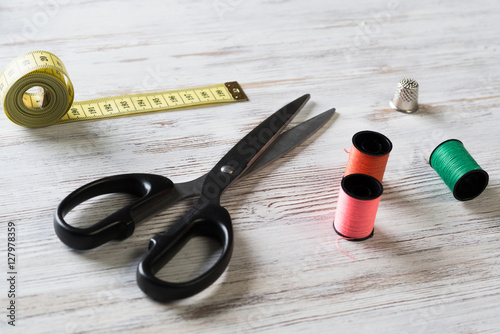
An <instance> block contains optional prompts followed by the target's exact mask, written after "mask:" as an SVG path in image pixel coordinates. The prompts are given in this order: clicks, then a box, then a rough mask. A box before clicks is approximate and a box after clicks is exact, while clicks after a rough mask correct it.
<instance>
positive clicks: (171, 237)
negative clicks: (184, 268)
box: [137, 202, 233, 302]
mask: <svg viewBox="0 0 500 334" xmlns="http://www.w3.org/2000/svg"><path fill="white" fill-rule="evenodd" d="M199 203H200V202H198V204H197V205H195V206H194V207H193V208H192V209H191V210H190V211H188V212H187V213H186V214H185V215H184V216H182V217H181V218H180V219H179V220H178V221H177V222H176V223H175V224H174V225H172V227H171V228H170V229H168V230H167V231H166V232H164V233H162V234H158V235H156V236H155V237H153V238H152V239H151V242H150V244H149V252H148V253H147V254H146V255H145V256H144V258H143V259H142V260H141V262H140V263H139V265H138V267H137V284H138V285H139V287H140V288H141V289H142V291H144V293H146V294H147V295H148V296H149V297H151V298H153V299H155V300H157V301H160V302H167V301H173V300H177V299H182V298H186V297H190V296H193V295H195V294H197V293H199V292H201V291H202V290H204V289H206V288H207V287H208V286H209V285H211V284H212V283H213V282H215V281H216V280H217V278H219V277H220V275H222V273H223V272H224V270H225V269H226V268H227V266H228V264H229V260H230V259H231V255H232V253H233V229H232V225H231V217H230V216H229V213H228V212H227V210H226V209H224V208H223V207H221V206H220V205H216V204H208V205H204V206H202V207H201V208H198V207H199V206H201V205H200V204H199ZM196 236H204V237H209V238H212V239H214V240H217V241H218V242H219V243H220V245H221V247H222V253H221V255H220V256H219V258H218V259H217V261H216V262H215V263H214V264H213V265H212V266H211V267H210V269H208V270H207V271H205V272H204V273H203V274H201V275H200V276H198V277H196V278H194V279H191V280H189V281H186V282H180V283H178V282H175V283H173V282H167V281H164V280H161V279H160V278H158V277H156V274H157V273H158V272H159V271H160V269H161V268H163V267H164V266H165V265H166V264H167V263H168V262H169V261H170V260H171V259H172V258H173V257H174V256H175V254H177V252H178V251H179V250H180V249H182V247H184V246H185V245H186V243H187V242H188V241H189V240H190V239H191V238H192V237H196Z"/></svg>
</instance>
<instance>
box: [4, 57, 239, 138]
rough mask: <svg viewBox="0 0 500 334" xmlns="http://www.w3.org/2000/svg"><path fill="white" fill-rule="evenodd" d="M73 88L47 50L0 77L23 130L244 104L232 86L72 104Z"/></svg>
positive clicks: (7, 106) (9, 110)
mask: <svg viewBox="0 0 500 334" xmlns="http://www.w3.org/2000/svg"><path fill="white" fill-rule="evenodd" d="M74 94H75V92H74V90H73V84H72V83H71V80H70V79H69V76H68V72H67V71H66V68H65V67H64V64H63V63H62V61H61V60H60V59H59V58H58V57H56V56H55V55H53V54H52V53H50V52H47V51H32V52H28V53H26V54H23V55H21V56H19V57H17V58H16V59H14V60H13V61H11V62H10V63H9V65H7V67H6V68H5V69H4V70H3V71H2V73H1V74H0V100H1V101H3V102H2V103H3V108H4V111H5V114H6V115H7V117H8V118H9V119H10V120H11V121H13V122H14V123H16V124H19V125H22V126H26V127H33V128H34V127H42V126H47V125H52V124H59V123H67V122H73V121H81V120H88V119H96V118H105V117H113V116H119V115H130V114H137V113H144V112H149V111H157V110H169V109H176V108H182V107H188V106H198V105H203V104H210V103H223V102H235V101H246V100H248V99H247V97H246V95H245V93H244V92H243V90H242V89H241V87H240V85H238V83H237V82H227V83H224V84H219V85H213V86H205V87H200V88H192V89H183V90H174V91H166V92H158V93H145V94H133V95H121V96H114V97H108V98H100V99H96V100H89V101H81V102H73V99H74Z"/></svg>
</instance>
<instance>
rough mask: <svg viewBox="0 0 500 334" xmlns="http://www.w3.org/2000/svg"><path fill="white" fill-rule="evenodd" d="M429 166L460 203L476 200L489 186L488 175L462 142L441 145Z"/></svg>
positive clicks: (445, 142) (454, 140)
mask: <svg viewBox="0 0 500 334" xmlns="http://www.w3.org/2000/svg"><path fill="white" fill-rule="evenodd" d="M429 164H430V165H431V167H432V168H434V170H435V171H436V172H437V173H438V174H439V176H440V177H441V179H442V180H443V181H444V183H445V184H446V185H447V186H448V188H449V189H450V190H451V191H452V192H453V196H454V197H455V198H456V199H457V200H459V201H468V200H471V199H474V198H476V197H477V196H479V194H481V193H482V192H483V190H484V189H485V188H486V186H487V185H488V180H489V175H488V173H487V172H486V171H484V170H483V169H482V168H481V166H479V164H478V163H477V162H476V161H475V160H474V158H473V157H472V156H471V155H470V153H469V152H468V151H467V150H466V148H465V147H464V145H463V143H462V142H461V141H460V140H457V139H449V140H446V141H444V142H442V143H441V144H439V145H438V146H437V147H436V148H435V149H434V151H432V153H431V155H430V157H429Z"/></svg>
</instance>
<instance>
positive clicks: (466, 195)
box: [0, 51, 489, 301]
mask: <svg viewBox="0 0 500 334" xmlns="http://www.w3.org/2000/svg"><path fill="white" fill-rule="evenodd" d="M418 89H419V85H418V83H417V82H416V81H415V80H413V79H408V78H405V79H402V80H401V81H400V82H399V83H398V85H397V87H396V91H395V93H394V97H393V98H392V100H391V101H390V102H389V105H390V107H391V108H392V109H394V110H397V111H400V112H403V113H407V114H412V113H415V112H416V111H417V110H418V101H417V100H418ZM74 94H75V93H74V90H73V85H72V83H71V81H70V79H69V75H68V72H67V70H66V68H65V66H64V64H63V63H62V61H61V60H60V59H59V58H58V57H57V56H55V55H54V54H52V53H50V52H47V51H32V52H28V53H26V54H23V55H21V56H19V57H17V58H16V59H14V60H13V61H12V62H10V63H9V64H8V65H7V67H6V68H5V69H4V70H3V71H2V72H1V74H0V98H1V101H2V104H3V108H4V111H5V114H6V115H7V117H8V118H9V119H10V120H11V121H12V122H14V123H16V124H18V125H21V126H25V127H33V128H36V127H44V126H48V125H54V124H61V123H69V122H75V121H82V120H90V119H99V118H105V117H114V116H120V115H131V114H138V113H146V112H151V111H157V110H171V109H177V108H183V107H189V106H199V105H205V104H211V103H228V102H237V101H247V100H248V98H247V96H246V94H245V93H244V92H243V90H242V88H241V87H240V86H239V84H238V83H237V82H227V83H224V84H218V85H212V86H205V87H199V88H190V89H182V90H172V91H165V92H157V93H143V94H132V95H121V96H114V97H109V98H99V99H95V100H89V101H81V102H74V101H73V100H74ZM309 98H310V96H309V94H306V95H303V96H302V97H300V98H298V99H296V100H294V101H292V102H290V103H289V104H287V105H285V106H284V107H283V108H281V109H279V110H278V111H277V112H275V113H274V114H272V115H271V116H269V118H267V119H266V120H264V121H263V122H262V123H261V124H260V125H258V126H257V127H255V128H254V129H253V130H252V131H250V133H249V134H247V135H246V136H245V137H244V138H243V139H242V140H241V141H239V142H238V143H237V144H236V145H235V146H234V147H233V148H232V149H231V150H229V152H228V153H227V154H226V155H225V156H224V157H223V158H222V159H221V160H220V161H219V162H218V163H217V164H216V165H215V166H214V167H213V168H212V169H211V170H210V171H209V172H208V173H206V174H204V175H203V176H201V177H199V178H197V179H194V180H192V181H189V182H184V183H179V184H176V183H173V182H172V181H171V180H170V179H168V178H166V177H164V176H161V175H154V174H122V175H115V176H109V177H105V178H102V179H100V180H96V181H94V182H91V183H89V184H87V185H83V186H81V187H80V188H78V189H76V190H75V191H73V192H72V193H70V194H69V195H67V196H66V197H65V198H64V199H63V200H62V202H61V203H60V204H59V205H58V207H57V209H56V213H55V216H54V229H55V232H56V234H57V236H58V238H59V239H60V240H61V241H62V242H63V243H64V244H66V245H67V246H69V247H71V248H74V249H78V250H86V249H92V248H96V247H98V246H100V245H102V244H104V243H107V242H109V241H111V240H124V239H126V238H128V237H129V236H131V235H132V233H133V232H134V229H135V225H136V224H137V223H139V222H141V221H143V220H145V219H146V218H148V217H150V216H152V215H154V214H157V213H158V212H160V211H162V210H164V209H166V208H168V207H170V206H171V205H173V204H174V203H176V202H178V201H180V200H182V199H184V198H187V197H191V196H197V197H198V201H197V202H195V204H194V205H193V206H192V208H190V209H188V210H187V211H186V213H185V214H184V215H183V216H181V217H180V218H179V219H178V220H177V221H176V222H175V223H174V224H173V225H172V226H171V227H170V228H169V229H167V230H166V231H165V232H163V233H159V234H157V235H156V236H154V237H153V238H152V239H151V242H150V244H149V248H148V251H147V253H146V255H145V256H144V257H143V258H142V260H141V261H140V263H139V264H138V267H137V273H136V277H137V283H138V285H139V287H140V288H141V289H142V290H143V291H144V293H145V294H147V295H148V296H150V297H151V298H154V299H156V300H159V301H171V300H176V299H181V298H186V297H189V296H192V295H194V294H196V293H199V292H200V291H202V290H204V289H205V288H207V287H208V286H209V285H211V284H212V283H213V282H214V281H215V280H217V278H218V277H220V275H221V274H222V273H223V272H224V271H225V269H226V267H227V265H228V264H229V260H230V259H231V254H232V251H233V230H232V223H231V218H230V216H229V213H228V212H227V210H226V209H224V208H223V207H222V206H221V205H220V198H221V196H222V194H223V192H224V191H225V189H226V188H227V187H229V186H230V185H231V184H233V183H234V182H235V181H236V180H238V179H239V178H242V177H244V176H246V175H249V174H250V173H252V172H254V171H256V170H258V169H260V168H262V167H263V166H266V165H267V164H269V163H270V162H272V161H274V160H276V159H277V158H278V157H280V156H282V155H283V154H284V153H285V152H288V151H289V150H290V149H292V148H294V147H296V146H297V145H299V144H300V143H302V142H303V141H304V140H305V139H306V138H308V137H309V136H310V135H311V134H313V133H315V132H316V131H317V130H318V129H320V128H321V127H323V126H324V125H325V124H326V123H327V122H328V121H329V120H330V119H331V117H332V115H333V114H334V113H335V109H330V110H328V111H325V112H323V113H322V114H320V115H318V116H316V117H314V118H312V119H310V120H308V121H306V122H303V123H301V124H299V125H297V126H295V127H294V128H292V129H290V130H288V131H284V132H283V130H284V129H285V127H287V125H288V124H289V123H290V121H291V120H292V119H293V118H294V117H295V116H296V115H297V114H298V113H299V112H300V110H301V109H302V107H303V106H304V105H305V104H306V102H307V101H308V100H309ZM392 148H393V144H392V142H391V141H390V140H389V138H387V137H386V136H385V135H383V134H381V133H378V132H375V131H369V130H365V131H360V132H357V133H355V134H354V135H353V137H352V142H351V148H350V151H348V152H347V151H346V152H347V153H349V157H348V161H347V164H346V167H345V172H344V174H343V177H342V179H341V182H340V187H339V194H338V200H337V207H336V211H335V216H334V219H333V230H334V231H335V232H336V233H337V234H338V235H339V236H340V237H341V238H345V239H347V240H353V241H362V240H366V239H368V238H370V237H372V236H373V235H374V230H375V228H374V224H375V218H376V214H377V210H378V207H379V204H380V201H381V197H382V194H383V191H384V188H383V185H382V182H383V178H384V173H385V170H386V166H387V162H388V159H389V155H390V153H391V151H392ZM429 164H430V166H431V167H432V168H433V169H434V170H435V171H436V172H437V174H438V175H439V176H440V177H441V179H442V180H443V181H444V183H445V184H446V186H448V188H449V189H450V190H451V191H452V193H453V196H454V197H455V198H456V199H457V200H460V201H468V200H472V199H474V198H476V197H477V196H479V195H480V194H481V193H482V192H483V190H484V189H485V188H486V186H487V184H488V178H489V176H488V173H487V172H486V171H484V170H483V169H482V168H481V167H480V166H479V164H478V163H477V162H476V161H475V160H474V158H473V157H472V156H471V154H470V153H469V152H468V151H467V150H466V149H465V147H464V145H463V143H462V142H461V141H459V140H456V139H450V140H447V141H445V142H443V143H441V144H440V145H438V146H437V147H436V148H435V149H434V151H433V152H432V154H431V156H430V158H429ZM112 193H127V194H131V195H135V196H137V197H138V199H137V200H135V201H134V202H132V203H131V204H129V205H127V206H125V207H123V208H121V209H119V210H118V211H116V212H115V213H113V214H111V215H110V216H108V217H105V218H104V219H102V220H101V221H99V222H96V223H95V224H94V225H92V226H90V227H86V228H78V227H75V226H72V225H70V224H69V223H68V222H66V220H65V216H66V215H67V214H68V213H69V212H70V211H71V210H73V209H74V208H75V207H77V206H78V205H80V204H81V203H83V202H85V201H87V200H89V199H91V198H94V197H97V196H100V195H105V194H112ZM193 236H205V237H208V238H212V239H215V240H216V241H218V242H219V243H220V244H221V246H222V252H221V255H220V256H219V258H218V259H217V260H216V261H215V263H213V264H212V266H211V267H210V268H209V269H208V270H206V271H205V272H204V273H202V274H200V275H199V276H198V277H196V278H193V279H191V280H189V281H187V282H182V283H173V282H168V281H165V280H163V279H160V278H158V277H157V273H158V272H159V271H160V269H161V268H162V267H164V266H165V265H166V264H167V263H168V262H169V261H170V260H171V259H172V258H173V257H174V256H175V254H176V253H177V252H178V251H179V250H180V249H181V248H183V247H184V246H185V245H186V243H187V242H188V241H189V239H190V238H191V237H193Z"/></svg>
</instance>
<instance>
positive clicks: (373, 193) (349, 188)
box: [333, 174, 384, 241]
mask: <svg viewBox="0 0 500 334" xmlns="http://www.w3.org/2000/svg"><path fill="white" fill-rule="evenodd" d="M383 191H384V189H383V187H382V184H381V183H380V182H379V181H378V180H377V179H376V178H374V177H373V176H370V175H365V174H349V175H347V176H345V177H344V178H342V182H341V184H340V190H339V199H338V202H337V210H336V212H335V219H334V221H333V229H334V230H335V232H337V234H338V235H340V236H341V237H344V238H346V239H349V240H356V241H360V240H365V239H368V238H370V237H372V236H373V231H374V228H373V227H374V224H375V216H376V215H377V210H378V204H379V202H380V196H382V193H383Z"/></svg>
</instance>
